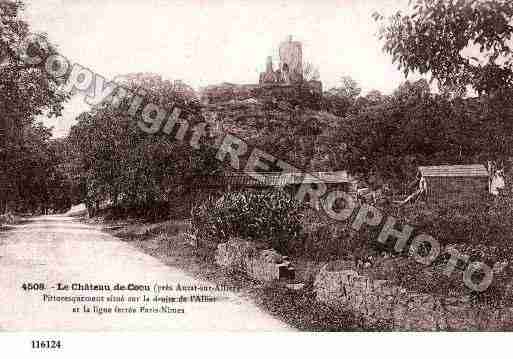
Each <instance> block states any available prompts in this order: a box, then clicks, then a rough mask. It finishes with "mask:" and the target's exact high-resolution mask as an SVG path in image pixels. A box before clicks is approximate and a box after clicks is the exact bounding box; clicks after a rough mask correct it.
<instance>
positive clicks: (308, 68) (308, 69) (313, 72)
mask: <svg viewBox="0 0 513 359" xmlns="http://www.w3.org/2000/svg"><path fill="white" fill-rule="evenodd" d="M320 77H321V75H320V73H319V68H318V67H317V66H315V65H314V64H312V63H311V62H307V63H306V64H305V65H304V66H303V80H305V81H319V79H320Z"/></svg>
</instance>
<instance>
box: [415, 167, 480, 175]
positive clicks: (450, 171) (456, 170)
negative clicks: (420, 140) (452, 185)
mask: <svg viewBox="0 0 513 359" xmlns="http://www.w3.org/2000/svg"><path fill="white" fill-rule="evenodd" d="M419 172H420V174H421V175H422V177H488V171H487V170H486V167H485V166H483V165H480V164H476V165H454V166H421V167H419Z"/></svg>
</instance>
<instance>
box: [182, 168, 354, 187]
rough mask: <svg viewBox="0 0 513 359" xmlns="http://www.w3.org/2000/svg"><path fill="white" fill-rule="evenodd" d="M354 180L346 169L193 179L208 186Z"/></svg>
mask: <svg viewBox="0 0 513 359" xmlns="http://www.w3.org/2000/svg"><path fill="white" fill-rule="evenodd" d="M353 181H354V180H353V179H352V178H351V177H350V176H349V175H348V174H347V172H346V171H339V172H313V173H310V174H307V175H305V174H303V173H280V172H262V173H253V172H251V173H250V172H248V173H236V174H229V175H226V176H197V177H195V178H193V179H192V182H193V183H194V185H208V186H223V185H225V186H226V185H234V186H256V187H261V186H263V187H282V186H286V185H292V184H302V183H352V182H353Z"/></svg>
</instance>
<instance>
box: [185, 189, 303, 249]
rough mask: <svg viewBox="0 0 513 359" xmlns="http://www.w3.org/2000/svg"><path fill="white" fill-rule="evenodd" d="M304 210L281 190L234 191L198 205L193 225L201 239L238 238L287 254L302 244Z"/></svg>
mask: <svg viewBox="0 0 513 359" xmlns="http://www.w3.org/2000/svg"><path fill="white" fill-rule="evenodd" d="M303 213H304V207H303V206H302V205H301V204H299V203H298V202H297V201H296V200H295V199H294V198H292V197H291V196H289V195H288V194H286V193H285V192H282V191H269V192H232V193H227V194H225V195H224V196H223V197H221V198H220V199H217V200H214V199H211V200H210V201H207V202H206V203H204V204H202V205H200V206H198V207H197V208H196V209H195V210H194V211H193V216H192V225H193V228H194V229H195V230H196V231H197V235H198V236H199V238H200V239H202V240H207V241H211V242H215V243H222V242H226V241H228V240H229V239H230V238H233V237H238V238H242V239H246V240H251V241H259V242H261V243H262V244H267V245H271V246H272V247H273V248H275V249H276V250H278V251H280V252H281V253H287V252H289V251H290V249H291V247H292V246H294V245H297V244H298V243H302V239H303V238H302V223H303Z"/></svg>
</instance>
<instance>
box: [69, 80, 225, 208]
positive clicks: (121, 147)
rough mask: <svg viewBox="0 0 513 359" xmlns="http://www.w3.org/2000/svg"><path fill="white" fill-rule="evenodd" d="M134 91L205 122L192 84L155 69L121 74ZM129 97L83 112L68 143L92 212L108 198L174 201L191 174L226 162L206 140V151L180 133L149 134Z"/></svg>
mask: <svg viewBox="0 0 513 359" xmlns="http://www.w3.org/2000/svg"><path fill="white" fill-rule="evenodd" d="M117 81H118V82H119V83H122V84H123V85H124V86H126V87H127V88H128V89H130V90H131V91H134V92H136V91H139V92H142V91H144V93H145V96H144V103H143V104H142V105H141V108H144V106H145V105H146V103H155V104H158V105H159V106H160V107H161V108H163V109H165V110H167V112H168V113H170V112H171V111H172V110H173V109H174V106H175V105H176V104H178V105H179V106H180V108H181V109H182V114H183V115H181V117H183V116H185V115H187V114H191V115H192V116H189V117H188V118H187V122H188V123H189V126H190V127H193V126H194V125H196V124H197V123H199V122H202V114H201V108H200V107H199V105H198V103H197V101H196V98H195V94H194V93H193V92H192V91H193V90H192V88H191V87H189V86H187V85H186V84H184V83H182V82H176V81H168V80H164V79H162V77H161V76H159V75H156V74H151V73H136V74H128V75H124V76H119V77H118V78H117ZM128 107H129V101H128V100H125V101H124V102H123V103H122V104H121V105H120V106H119V107H114V106H112V105H111V104H109V103H104V104H101V105H99V106H96V107H95V108H93V109H92V110H91V111H89V112H87V113H83V114H81V115H80V116H79V117H78V119H77V124H76V125H75V126H73V128H72V129H71V132H70V135H69V136H68V139H67V141H68V142H69V143H70V146H71V147H72V148H76V149H78V151H77V152H75V153H74V154H73V156H75V157H76V158H78V160H77V161H70V162H72V163H73V162H75V163H78V164H79V173H80V177H81V178H82V181H83V182H84V184H85V191H84V193H83V199H84V200H85V202H86V205H87V207H88V209H90V210H91V212H90V213H91V214H94V209H95V208H98V206H99V204H100V203H101V202H102V201H110V202H111V203H112V204H113V205H114V206H116V205H118V204H120V205H123V206H124V207H125V208H143V209H144V208H147V209H151V210H153V209H154V208H155V206H156V205H157V204H158V202H161V203H165V202H169V200H170V199H171V197H170V196H171V195H172V194H173V193H174V190H175V187H176V186H177V184H179V183H183V182H187V179H188V177H190V176H194V175H198V174H200V175H201V174H211V173H213V172H215V171H216V170H217V169H218V168H219V167H220V163H219V162H218V161H217V160H215V153H213V150H212V149H211V148H208V147H207V146H206V145H205V144H204V143H203V144H200V145H202V147H201V149H200V150H197V149H194V148H193V147H192V146H191V145H190V144H189V143H188V142H187V141H177V140H175V138H174V134H171V135H168V134H165V133H160V132H159V133H156V134H153V135H148V134H146V133H145V132H143V131H141V129H140V128H139V126H138V125H137V122H138V120H140V118H141V117H140V116H141V115H140V111H139V112H138V113H137V114H136V115H135V116H134V117H130V116H129V115H128V113H127V109H128Z"/></svg>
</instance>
